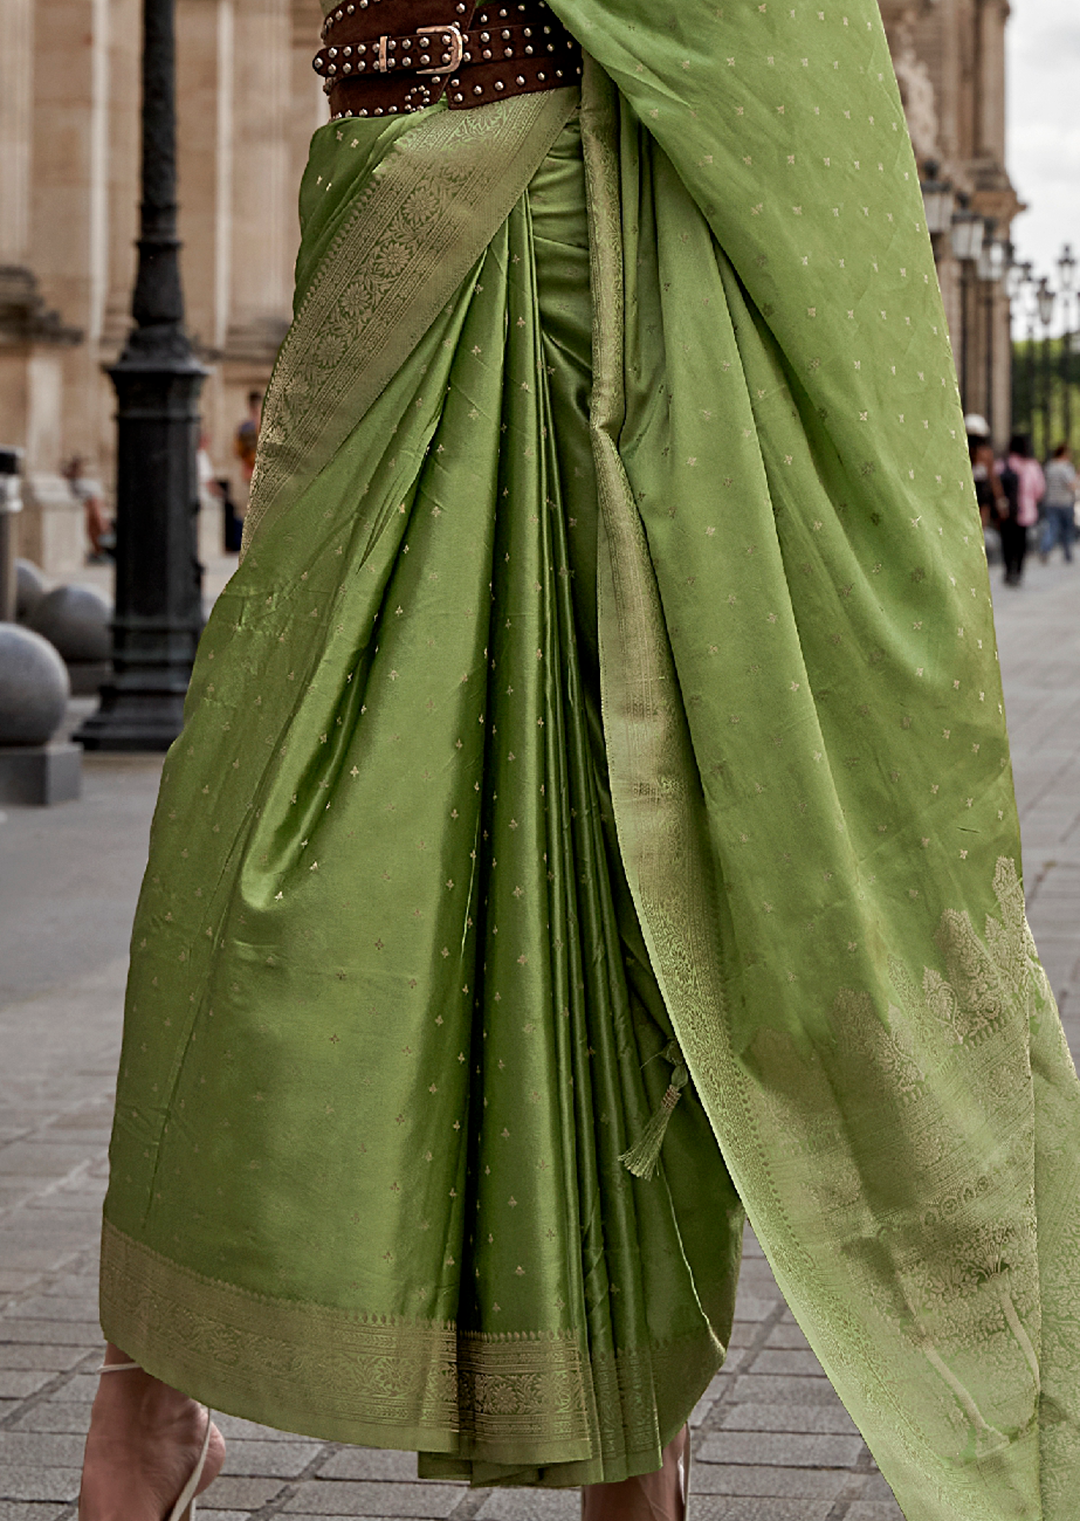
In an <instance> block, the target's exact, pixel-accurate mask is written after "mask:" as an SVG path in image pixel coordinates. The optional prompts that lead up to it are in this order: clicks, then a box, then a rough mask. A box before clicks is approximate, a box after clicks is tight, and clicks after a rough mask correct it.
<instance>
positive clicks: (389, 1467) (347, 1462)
mask: <svg viewBox="0 0 1080 1521" xmlns="http://www.w3.org/2000/svg"><path fill="white" fill-rule="evenodd" d="M319 1478H320V1479H383V1480H395V1479H396V1480H401V1481H402V1482H404V1483H415V1482H416V1453H415V1452H392V1451H389V1450H382V1449H380V1448H378V1447H342V1448H341V1450H340V1451H339V1452H336V1453H334V1454H333V1456H332V1457H329V1458H327V1460H326V1462H325V1463H321V1464H320V1465H319Z"/></svg>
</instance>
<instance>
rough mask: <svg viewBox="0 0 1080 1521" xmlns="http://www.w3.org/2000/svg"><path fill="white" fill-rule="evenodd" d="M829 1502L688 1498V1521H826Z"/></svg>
mask: <svg viewBox="0 0 1080 1521" xmlns="http://www.w3.org/2000/svg"><path fill="white" fill-rule="evenodd" d="M832 1507H833V1502H832V1501H831V1500H779V1499H764V1500H759V1499H741V1498H731V1499H728V1498H726V1497H724V1496H721V1495H697V1496H696V1497H695V1496H694V1495H691V1497H690V1521H828V1517H829V1512H830V1511H831V1510H832Z"/></svg>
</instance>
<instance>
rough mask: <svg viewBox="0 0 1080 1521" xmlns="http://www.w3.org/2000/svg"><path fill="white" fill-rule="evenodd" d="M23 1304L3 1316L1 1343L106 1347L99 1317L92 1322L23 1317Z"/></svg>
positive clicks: (13, 1306)
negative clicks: (15, 1342)
mask: <svg viewBox="0 0 1080 1521" xmlns="http://www.w3.org/2000/svg"><path fill="white" fill-rule="evenodd" d="M22 1308H23V1307H22V1305H11V1306H9V1307H8V1308H7V1309H6V1310H5V1311H4V1313H3V1314H2V1315H0V1341H22V1342H27V1343H29V1344H30V1345H37V1346H42V1347H85V1348H86V1349H87V1350H89V1349H90V1348H91V1347H101V1348H104V1346H105V1342H104V1339H103V1338H102V1335H101V1327H100V1325H99V1324H98V1318H97V1315H96V1314H95V1315H94V1318H93V1319H92V1320H90V1319H86V1320H76V1319H71V1320H67V1319H63V1320H52V1319H43V1318H42V1317H40V1316H36V1315H26V1316H24V1315H23V1314H22Z"/></svg>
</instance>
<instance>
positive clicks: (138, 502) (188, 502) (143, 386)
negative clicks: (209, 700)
mask: <svg viewBox="0 0 1080 1521" xmlns="http://www.w3.org/2000/svg"><path fill="white" fill-rule="evenodd" d="M175 51H176V46H175V35H174V0H143V54H142V210H141V221H140V234H139V242H138V248H139V266H138V275H137V277H136V281H135V293H134V297H133V300H132V315H133V317H134V319H135V326H134V328H133V329H132V331H131V333H130V335H129V337H128V341H127V345H126V347H125V349H124V352H123V353H122V354H121V356H120V358H119V360H118V361H117V363H116V364H115V365H114V366H113V367H112V369H111V370H110V371H109V374H110V376H111V377H112V381H113V385H114V386H115V387H116V396H117V411H116V422H117V462H116V612H115V617H114V621H113V667H114V675H113V677H112V679H111V680H110V681H109V682H108V683H107V684H106V685H105V686H103V687H102V690H101V706H100V708H99V709H98V711H97V712H96V713H95V714H93V715H92V716H91V717H90V718H89V719H87V721H86V723H84V724H83V726H82V728H81V729H80V730H79V732H78V734H77V735H76V738H77V739H78V740H80V741H81V743H82V744H83V745H84V746H85V747H86V748H87V749H90V750H165V749H167V748H168V746H169V745H170V744H171V743H172V741H173V740H174V739H175V738H176V736H177V735H178V734H179V732H180V727H181V722H182V712H183V703H184V694H185V692H186V691H187V685H188V679H189V677H190V674H191V665H192V661H193V659H194V656H195V646H196V644H197V642H198V638H199V633H200V630H201V628H202V597H201V571H200V567H199V563H198V557H197V552H196V514H197V511H198V481H197V473H196V466H195V452H196V447H197V444H198V427H199V414H198V410H197V403H198V397H199V391H200V389H201V387H202V383H203V379H204V377H205V375H206V374H207V371H206V370H205V369H204V368H203V366H202V365H200V364H199V363H198V362H197V361H196V359H195V356H194V353H193V351H192V348H191V344H190V343H189V341H188V337H187V334H186V332H185V331H184V299H183V293H182V291H181V286H180V261H179V251H180V244H179V240H178V239H177V236H176V101H175V78H176V63H175Z"/></svg>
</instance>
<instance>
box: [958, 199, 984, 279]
mask: <svg viewBox="0 0 1080 1521" xmlns="http://www.w3.org/2000/svg"><path fill="white" fill-rule="evenodd" d="M985 226H986V224H985V222H984V221H983V219H982V217H981V216H980V215H979V213H978V212H977V211H972V210H970V209H969V207H968V205H967V197H966V196H961V197H960V209H959V211H954V212H953V215H952V223H951V235H952V250H953V257H954V258H956V259H959V260H960V262H961V263H962V264H973V263H974V262H975V261H976V260H977V259H978V257H979V254H980V253H981V252H982V246H983V236H984V231H985Z"/></svg>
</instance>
